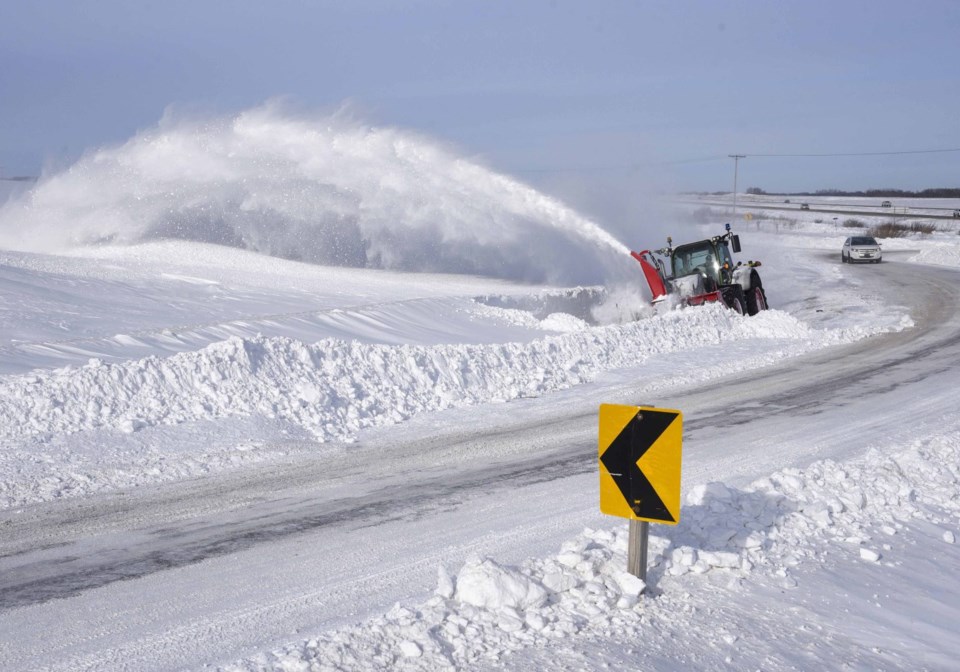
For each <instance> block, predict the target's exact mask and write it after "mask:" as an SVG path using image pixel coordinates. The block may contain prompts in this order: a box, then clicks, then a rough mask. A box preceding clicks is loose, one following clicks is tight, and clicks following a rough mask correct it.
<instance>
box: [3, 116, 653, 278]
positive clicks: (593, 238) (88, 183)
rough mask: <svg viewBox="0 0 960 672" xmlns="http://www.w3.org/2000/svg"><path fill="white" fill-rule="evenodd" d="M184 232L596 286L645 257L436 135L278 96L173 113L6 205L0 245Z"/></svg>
mask: <svg viewBox="0 0 960 672" xmlns="http://www.w3.org/2000/svg"><path fill="white" fill-rule="evenodd" d="M162 238H180V239H188V240H198V241H202V242H210V243H217V244H222V245H230V246H235V247H240V248H245V249H249V250H254V251H257V252H261V253H263V254H268V255H273V256H278V257H284V258H289V259H297V260H303V261H308V262H312V263H317V264H323V265H335V266H350V267H372V268H385V269H393V270H403V271H428V272H449V273H468V274H479V275H487V276H492V277H499V278H506V279H511V280H520V281H532V282H551V283H557V284H596V283H600V282H604V281H605V280H606V279H607V278H609V277H612V276H617V275H618V274H623V273H630V272H632V271H634V270H635V269H634V268H633V267H632V266H631V264H632V260H631V259H630V258H629V256H628V252H629V250H628V249H627V248H626V247H625V246H624V245H623V244H621V243H620V242H618V241H617V240H616V239H615V238H614V237H613V236H611V235H610V234H608V233H607V232H606V231H604V230H603V229H601V228H600V227H599V226H598V225H596V224H595V223H593V222H591V221H589V220H588V219H586V218H584V217H582V216H580V215H578V214H577V213H576V212H574V211H573V210H571V209H570V208H568V207H566V206H564V205H563V204H561V203H560V202H558V201H556V200H555V199H552V198H550V197H547V196H545V195H543V194H541V193H539V192H537V191H535V190H534V189H532V188H530V187H528V186H526V185H524V184H521V183H519V182H517V181H515V180H513V179H510V178H508V177H505V176H503V175H498V174H496V173H493V172H491V171H490V170H488V169H486V168H484V167H482V166H480V165H478V164H477V163H475V162H473V161H470V160H467V159H464V158H462V157H459V156H457V155H456V154H454V153H453V152H451V151H449V150H448V149H446V148H444V147H441V146H440V145H439V144H438V143H436V142H433V141H430V140H428V139H425V138H423V137H419V136H417V135H414V134H412V133H409V132H405V131H401V130H398V129H394V128H375V127H370V126H365V125H362V124H360V123H357V122H356V121H353V120H350V119H348V118H345V115H341V114H335V115H331V116H314V117H304V116H297V115H293V114H290V113H289V112H287V111H285V110H284V109H282V106H281V105H279V104H277V103H268V104H265V105H263V106H261V107H257V108H253V109H250V110H247V111H244V112H241V113H239V114H236V115H233V116H228V117H221V118H214V119H207V120H202V121H197V120H188V119H181V118H177V117H175V116H174V115H172V114H168V115H166V116H165V117H164V119H162V120H161V122H160V123H159V125H158V126H157V127H156V128H152V129H149V130H146V131H143V132H141V133H139V134H138V135H136V136H135V137H133V138H132V139H131V140H129V141H128V142H126V143H125V144H123V145H121V146H119V147H110V148H102V149H99V150H97V151H94V152H92V153H90V154H88V155H87V156H85V157H84V158H82V159H81V160H80V161H79V162H78V163H76V164H75V165H74V166H72V167H71V168H69V169H68V170H66V171H65V172H62V173H58V174H55V175H52V176H48V177H46V178H45V179H43V180H42V181H41V183H40V184H39V185H38V186H37V187H36V188H35V189H34V190H32V191H31V192H30V193H28V194H26V195H25V196H23V197H22V198H20V199H17V200H16V201H14V202H12V203H9V204H7V205H6V206H4V207H3V208H2V209H0V245H2V246H4V247H8V248H12V249H21V250H28V251H40V252H59V251H63V250H66V249H69V248H72V247H76V246H90V245H102V244H123V245H126V244H135V243H139V242H143V241H149V240H156V239H162Z"/></svg>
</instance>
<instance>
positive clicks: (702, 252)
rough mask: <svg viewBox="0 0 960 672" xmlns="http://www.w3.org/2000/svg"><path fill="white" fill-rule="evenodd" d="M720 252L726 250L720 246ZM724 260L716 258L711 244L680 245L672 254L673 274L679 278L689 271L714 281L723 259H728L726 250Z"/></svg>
mask: <svg viewBox="0 0 960 672" xmlns="http://www.w3.org/2000/svg"><path fill="white" fill-rule="evenodd" d="M720 249H721V250H722V252H726V250H725V249H724V248H723V247H722V246H720ZM726 255H727V259H726V260H718V259H717V257H716V255H715V254H714V249H713V246H712V245H691V246H689V247H680V248H677V249H676V250H675V251H674V254H673V276H674V277H675V278H679V277H681V276H683V275H690V274H691V273H699V274H700V275H702V276H704V277H707V278H712V279H713V280H714V282H716V281H718V280H719V276H720V266H721V265H722V263H723V261H729V256H730V253H729V252H726Z"/></svg>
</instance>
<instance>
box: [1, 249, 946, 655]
mask: <svg viewBox="0 0 960 672" xmlns="http://www.w3.org/2000/svg"><path fill="white" fill-rule="evenodd" d="M889 256H890V258H891V259H893V262H892V263H886V264H883V265H881V266H879V267H869V268H851V269H850V270H849V273H851V274H857V273H860V274H861V275H864V276H865V275H866V274H867V273H869V283H870V290H871V291H872V292H877V293H880V294H882V296H883V299H884V302H885V303H886V304H887V305H891V306H897V305H899V306H909V311H910V315H911V317H912V319H913V321H914V323H915V327H914V328H911V329H906V330H902V331H894V332H890V333H885V334H880V335H877V336H873V337H871V338H869V339H866V340H863V341H859V342H856V343H853V344H849V345H840V346H835V347H831V348H828V349H825V350H821V351H817V352H813V353H810V354H807V355H802V356H800V357H794V358H790V359H786V360H785V361H784V362H783V363H781V364H779V365H776V366H772V367H771V366H768V367H765V368H761V369H751V365H750V361H751V359H750V358H751V354H752V353H751V347H752V346H751V344H750V343H741V342H734V343H732V344H720V345H714V346H709V347H706V348H703V349H702V350H701V351H700V354H699V355H698V358H699V361H696V362H691V361H690V360H689V359H683V358H679V357H676V358H671V356H669V355H667V356H665V357H664V358H662V359H660V360H658V362H656V363H655V364H652V365H650V366H653V367H654V368H653V369H651V368H650V367H649V366H648V367H647V368H644V367H639V368H636V369H633V370H624V371H621V372H619V374H618V375H617V376H616V377H606V378H605V379H604V380H603V382H602V383H601V382H593V383H589V384H585V385H579V386H577V387H575V388H571V389H569V390H566V391H562V392H559V393H555V394H552V395H550V396H549V397H544V398H535V399H520V400H515V401H512V402H510V407H509V408H510V413H509V414H505V413H500V412H499V410H498V408H496V407H495V408H492V409H491V407H490V406H489V405H483V406H478V407H472V408H466V409H460V410H456V411H445V413H457V414H459V418H458V421H457V423H455V424H453V425H451V424H450V423H449V422H448V421H446V420H441V419H439V418H438V416H437V415H436V414H427V415H424V416H419V417H417V418H415V419H414V420H412V421H410V422H408V423H406V424H404V425H400V426H392V427H382V428H379V429H373V430H370V431H368V432H366V433H364V434H362V435H361V440H360V442H359V443H358V444H353V445H350V446H349V450H348V449H347V448H346V447H345V446H341V445H337V444H328V446H327V448H326V449H325V450H323V451H321V452H319V454H318V453H317V452H310V453H307V452H303V453H298V452H297V451H295V450H293V451H291V452H290V454H289V456H288V457H287V458H286V459H284V460H279V461H276V462H272V463H269V464H267V465H266V466H264V465H259V466H255V467H252V468H241V469H238V470H234V471H230V472H227V473H225V474H221V475H219V476H217V477H216V478H209V479H197V480H188V481H185V482H178V483H171V484H167V485H162V486H154V487H149V488H145V489H142V490H139V491H135V492H125V493H122V494H116V493H113V494H104V495H97V496H91V497H86V498H81V499H71V500H64V501H58V502H51V503H45V504H41V505H37V506H33V507H29V508H26V509H23V510H20V511H10V510H8V511H4V512H2V514H0V525H2V529H3V531H4V534H3V536H2V540H0V631H2V632H4V633H5V634H6V641H5V642H4V643H3V644H2V645H0V666H2V667H4V668H5V669H26V668H45V669H106V668H109V669H124V668H126V669H142V670H146V669H157V670H159V669H170V668H177V667H193V666H198V665H200V664H202V663H203V662H206V661H210V660H230V659H232V658H238V657H242V656H245V655H250V654H252V653H253V652H255V651H256V650H257V649H258V648H262V646H263V645H264V644H269V643H271V642H283V641H286V640H289V639H291V638H296V636H297V631H298V629H299V630H309V631H320V630H328V629H330V628H333V627H337V626H342V625H345V624H349V623H353V622H355V621H357V620H359V619H362V618H365V617H368V616H370V615H371V614H374V613H379V612H382V611H383V610H385V609H386V608H388V607H389V606H390V605H391V604H393V603H394V602H396V601H398V600H402V599H410V598H411V597H416V596H417V595H422V596H426V595H427V594H428V593H429V592H430V591H431V590H432V589H433V587H434V585H435V581H436V571H437V566H438V564H441V563H450V564H452V565H456V564H458V563H461V562H462V561H463V560H464V559H465V558H466V557H467V556H469V555H470V554H472V553H477V552H479V553H482V554H484V555H491V556H494V557H497V558H499V559H500V560H502V561H504V562H519V561H520V560H522V559H523V558H525V557H528V556H530V555H537V554H541V555H542V554H544V553H548V552H551V551H554V550H555V545H556V540H557V539H558V538H567V537H572V536H574V535H575V534H576V533H578V532H579V531H580V530H582V529H583V528H584V526H587V525H592V526H598V525H608V524H609V519H607V520H602V519H601V517H600V515H599V513H598V512H597V511H596V502H595V498H596V484H595V480H596V445H595V433H596V406H597V404H598V403H599V402H601V401H602V402H612V403H641V402H642V403H654V404H657V405H661V406H666V407H673V408H680V409H682V410H683V411H684V413H685V416H686V424H685V445H684V451H685V461H684V473H683V479H684V482H685V483H700V482H706V481H711V480H722V481H724V482H726V483H728V484H732V485H738V484H746V483H748V482H749V481H751V480H753V479H754V478H757V477H760V476H764V475H766V474H769V473H771V472H773V471H776V470H778V469H781V468H783V467H787V466H792V465H794V464H800V463H803V464H805V463H809V462H810V461H811V460H814V459H821V458H832V459H838V460H842V459H844V458H847V457H849V456H854V455H860V454H862V453H863V452H864V451H865V450H866V449H867V448H868V447H870V445H872V444H873V443H875V441H876V438H877V436H878V435H885V436H888V437H889V438H890V440H891V441H894V442H896V441H900V442H902V443H907V442H909V440H910V439H911V437H912V435H913V434H916V433H918V432H921V433H922V432H923V430H924V428H925V427H929V428H930V429H931V430H932V429H933V428H941V429H942V428H943V427H944V426H945V425H947V424H949V423H951V422H953V423H954V424H956V422H957V421H956V419H955V418H954V416H955V409H956V402H955V399H954V398H953V397H952V395H951V393H950V392H949V390H950V389H951V385H952V382H951V381H952V380H953V378H955V375H953V376H952V377H951V375H952V374H951V373H950V369H951V367H952V366H954V363H955V362H956V361H960V292H958V290H957V287H958V282H957V280H958V277H957V276H958V273H957V272H956V271H955V270H951V269H938V268H932V267H922V266H915V265H912V264H904V263H897V260H896V255H895V254H892V255H889ZM798 291H800V292H806V293H808V294H809V296H808V297H807V298H806V305H807V307H808V309H809V311H810V312H811V313H816V312H817V311H820V310H825V311H829V310H830V309H831V308H830V305H829V304H828V303H823V302H822V297H820V296H818V295H817V294H816V290H815V287H814V286H811V287H809V288H804V289H801V290H798ZM762 317H763V316H761V318H762ZM758 319H759V318H758ZM731 348H733V349H737V348H739V349H741V350H742V360H743V362H744V365H743V368H742V369H741V368H740V367H738V365H737V363H736V362H737V359H738V358H737V357H736V356H734V357H731V352H730V349H731ZM720 350H723V351H724V352H723V355H722V356H721V355H720V354H719V353H720ZM712 354H715V355H716V362H717V366H722V367H725V368H727V369H729V375H727V376H725V377H722V378H715V377H713V378H711V377H709V376H705V378H704V380H705V382H703V383H702V384H691V380H693V379H695V378H696V370H697V368H698V367H702V368H704V369H710V368H711V367H712V366H713V365H712V364H711V356H712ZM673 367H676V368H677V369H678V370H682V371H683V375H677V376H676V377H674V378H672V377H671V375H670V373H669V372H670V370H671V368H673ZM714 373H715V372H714ZM731 402H735V403H734V405H731ZM500 408H502V407H500ZM292 443H295V442H292ZM311 586H315V587H316V588H315V589H311V588H310V587H311ZM411 591H412V592H413V594H411ZM225 592H229V594H230V595H231V600H232V601H231V603H230V604H229V605H225V604H224V603H223V595H224V594H225ZM53 623H56V624H57V626H56V634H55V636H51V629H50V628H51V624H53Z"/></svg>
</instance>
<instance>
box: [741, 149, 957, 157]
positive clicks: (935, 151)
mask: <svg viewBox="0 0 960 672" xmlns="http://www.w3.org/2000/svg"><path fill="white" fill-rule="evenodd" d="M944 152H960V147H956V148H951V149H906V150H902V151H898V152H833V153H827V154H747V156H749V157H750V158H767V157H789V158H794V157H803V156H899V155H901V154H942V153H944Z"/></svg>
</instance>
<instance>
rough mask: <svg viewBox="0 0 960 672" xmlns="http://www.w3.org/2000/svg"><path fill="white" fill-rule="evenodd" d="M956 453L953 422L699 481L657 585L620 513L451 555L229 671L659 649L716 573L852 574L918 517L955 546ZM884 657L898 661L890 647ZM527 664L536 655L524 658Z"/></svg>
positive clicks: (745, 586)
mask: <svg viewBox="0 0 960 672" xmlns="http://www.w3.org/2000/svg"><path fill="white" fill-rule="evenodd" d="M958 464H960V435H958V434H952V435H949V436H938V437H934V438H929V439H926V440H923V441H917V442H916V443H914V445H912V446H911V447H910V448H908V449H906V450H902V451H901V452H899V453H896V454H894V455H884V454H883V451H879V450H874V451H872V452H870V454H868V455H866V456H864V457H862V458H860V459H857V460H854V461H851V462H849V463H846V464H838V463H836V462H833V461H823V462H818V463H815V464H813V465H811V466H810V467H809V468H807V469H802V470H801V469H788V470H783V471H781V472H778V473H775V474H773V475H771V476H769V477H768V478H765V479H762V480H760V481H757V482H756V483H754V484H752V485H751V486H750V487H748V488H745V489H744V490H737V489H734V488H730V487H728V486H726V485H724V484H722V483H709V484H705V485H701V486H698V487H695V488H694V489H693V490H692V491H690V493H689V494H688V496H687V502H686V505H685V506H684V507H683V510H682V513H681V519H680V524H679V525H678V526H676V527H674V528H671V527H667V526H654V528H652V529H653V530H654V534H653V535H652V536H651V539H650V551H649V553H650V555H649V561H648V567H649V571H648V581H649V582H650V589H651V590H650V591H648V593H647V594H641V591H642V590H643V589H644V588H645V586H644V585H643V583H642V582H641V581H639V579H636V578H635V577H632V576H630V575H629V574H626V573H625V572H624V567H625V566H626V553H627V531H626V525H620V526H618V527H616V528H613V529H610V530H589V529H588V530H585V531H584V532H583V533H582V534H581V535H580V536H579V537H577V538H576V539H573V540H570V541H567V542H565V543H564V544H563V546H562V547H561V549H560V551H559V553H557V554H556V555H554V556H552V557H547V558H539V559H530V560H528V561H526V562H525V563H523V565H522V566H520V567H503V566H500V565H499V564H497V563H496V562H495V561H494V560H492V559H489V558H487V559H479V558H475V559H471V560H469V561H468V562H467V563H466V564H465V565H464V566H463V567H462V568H461V569H460V571H459V572H458V573H457V575H456V577H453V576H451V575H450V574H449V573H448V572H447V571H446V569H444V568H443V567H441V568H440V580H439V582H438V587H437V591H436V594H435V596H434V597H433V598H432V599H430V600H428V601H427V602H425V603H423V604H420V605H417V606H402V605H400V604H397V605H396V606H395V607H394V608H393V609H391V610H390V611H389V612H388V613H386V614H384V615H383V616H381V617H378V618H374V619H372V620H370V621H367V622H365V623H362V624H358V625H357V626H354V627H350V628H345V629H342V630H338V631H334V632H328V633H324V634H323V635H320V636H317V637H315V638H312V639H309V640H307V641H303V642H301V643H299V644H296V645H291V646H289V647H286V648H284V649H280V650H276V651H274V652H272V653H268V654H262V655H261V656H259V657H257V658H256V659H251V660H247V661H242V662H237V663H233V664H230V665H226V666H224V667H222V668H220V669H223V670H227V671H231V672H236V671H239V670H256V669H265V668H269V669H312V670H374V669H401V670H437V669H471V668H472V667H475V666H478V665H481V664H483V663H484V662H488V663H491V662H494V661H496V664H497V665H498V666H500V667H502V666H503V665H504V664H507V665H509V661H510V660H511V659H509V658H508V659H504V658H503V657H502V656H504V654H508V653H510V652H517V651H521V650H523V649H530V648H531V647H537V646H540V645H550V644H551V643H552V644H553V645H555V644H556V642H558V641H561V640H567V639H569V638H571V637H579V638H580V639H581V640H583V641H584V643H586V642H589V640H590V638H591V637H597V636H600V637H610V636H611V631H615V632H616V636H617V637H618V638H619V639H620V641H636V642H640V641H644V642H646V646H647V647H648V648H650V647H656V646H657V645H658V642H661V641H664V640H670V639H671V638H672V636H673V632H672V631H671V625H670V623H671V621H670V615H671V613H679V614H681V618H683V619H689V618H690V617H691V615H692V614H694V613H695V612H696V607H695V606H694V604H693V599H692V598H691V593H693V592H697V591H707V592H712V594H713V597H709V598H707V599H708V600H717V599H722V598H718V597H717V596H716V594H715V590H717V588H716V586H721V587H722V586H726V588H724V589H725V590H737V591H739V593H740V594H741V597H740V598H738V600H740V599H742V593H743V591H749V590H752V589H754V588H756V589H758V590H760V589H761V588H760V587H761V586H774V587H778V588H779V589H780V590H791V589H800V590H803V589H804V588H805V587H806V588H807V590H809V591H811V592H812V593H816V592H817V591H818V590H819V589H820V586H818V585H816V583H815V582H816V581H817V576H818V574H817V573H816V571H812V570H817V569H818V568H819V567H820V565H821V564H822V563H823V561H824V557H825V556H827V555H830V556H831V557H834V556H835V557H836V562H837V563H838V565H837V569H836V570H835V571H837V572H841V573H842V572H843V571H844V568H852V569H853V570H854V571H863V570H862V569H857V568H856V565H857V563H866V564H867V565H870V566H872V567H877V568H880V567H883V566H884V565H885V564H887V563H888V561H887V559H886V556H887V555H888V554H890V555H893V554H895V553H896V551H897V548H896V547H897V545H898V543H900V544H905V545H912V544H916V543H917V542H916V540H915V538H916V537H915V536H914V538H913V539H911V540H908V539H907V534H908V531H910V532H911V533H912V534H913V535H921V536H923V537H925V543H932V544H942V545H944V547H945V548H946V547H948V546H949V545H950V544H953V543H954V540H955V538H956V532H957V528H958V526H960V468H958V466H957V465H958ZM950 548H952V546H951V547H950ZM890 562H891V563H892V564H891V566H893V565H896V564H897V563H896V561H890ZM857 576H858V577H859V576H860V575H859V574H857ZM718 580H719V583H718ZM861 580H862V579H861ZM871 585H873V584H871ZM708 586H710V587H708ZM875 589H876V588H869V587H868V588H865V590H868V591H869V590H875ZM767 599H770V598H767ZM743 608H744V609H750V608H751V607H743ZM729 615H730V614H729V612H727V616H728V617H729ZM768 617H769V618H777V616H776V615H774V614H769V615H768ZM755 618H756V616H755V615H751V616H749V619H748V622H749V623H752V622H753V620H752V619H755ZM790 618H792V617H790ZM833 618H835V616H834V617H833ZM833 618H832V619H831V620H833ZM684 624H685V627H690V623H689V621H688V620H684ZM698 627H700V628H702V629H703V630H704V631H702V632H699V633H698V634H699V635H700V636H702V637H703V638H705V639H706V640H707V642H715V644H713V643H711V644H710V645H709V646H706V647H705V648H704V649H702V650H701V651H700V652H699V653H698V655H699V656H700V657H699V658H698V660H699V663H700V665H699V666H700V667H701V668H703V669H711V668H712V667H715V666H716V665H724V664H726V665H729V664H730V662H731V659H730V657H729V655H728V654H727V653H725V650H730V649H729V647H730V646H731V645H733V644H734V643H735V642H736V641H737V639H738V635H737V634H734V633H735V632H736V627H737V624H736V623H734V622H730V621H729V620H727V619H717V618H714V617H713V616H711V615H710V614H707V615H706V616H705V618H704V619H701V621H700V622H698ZM835 627H837V628H841V629H842V624H840V625H838V626H835ZM839 641H840V642H841V646H843V645H844V644H843V639H842V637H840V639H839ZM725 647H726V648H725ZM715 649H718V651H715ZM875 653H876V651H875ZM824 655H825V657H827V658H829V657H830V656H831V655H833V654H832V653H830V652H829V651H827V652H825V654H824ZM711 656H715V657H714V658H711ZM725 656H726V657H725ZM672 657H673V658H677V654H676V652H673V654H672ZM681 658H682V656H681ZM881 660H882V659H881ZM711 661H712V662H711ZM808 662H810V661H809V660H808ZM832 662H833V663H834V664H838V661H837V659H832ZM915 662H918V664H919V661H915ZM886 664H887V666H888V667H891V669H892V668H893V667H894V665H893V662H892V661H891V660H890V659H887V661H886ZM881 666H882V665H881ZM518 668H519V669H530V668H529V667H524V666H523V664H522V662H519V663H518ZM677 669H682V666H680V667H678V668H677Z"/></svg>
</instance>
